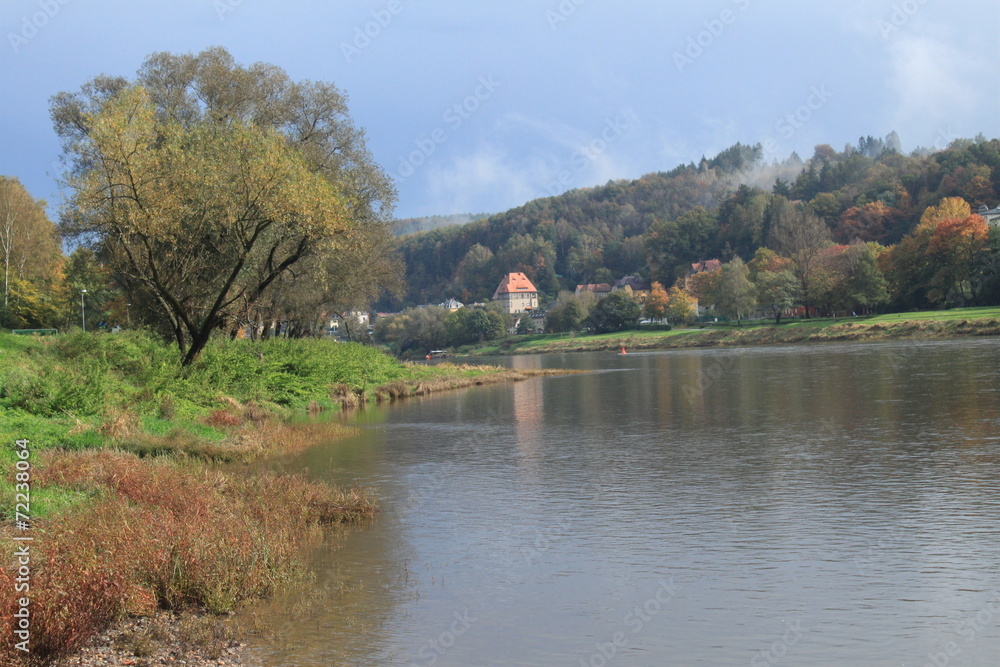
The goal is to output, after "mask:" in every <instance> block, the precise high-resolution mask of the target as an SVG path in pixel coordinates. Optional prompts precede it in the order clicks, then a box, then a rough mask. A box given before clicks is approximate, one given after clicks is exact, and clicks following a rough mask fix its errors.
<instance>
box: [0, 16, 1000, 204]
mask: <svg viewBox="0 0 1000 667" xmlns="http://www.w3.org/2000/svg"><path fill="white" fill-rule="evenodd" d="M998 19H1000V3H998V2H996V0H951V1H950V2H944V1H943V0H842V1H839V2H823V3H819V2H808V1H806V2H803V1H802V0H799V1H798V2H793V1H791V0H772V1H770V2H764V1H763V0H708V1H703V2H680V1H675V0H658V1H653V0H618V1H617V2H612V1H611V0H482V1H480V2H470V1H469V0H462V1H460V0H420V1H418V0H375V1H367V0H358V1H354V2H352V1H339V2H330V1H328V0H322V1H321V0H285V1H283V2H278V1H276V0H170V1H169V2H164V1H162V0H155V1H154V0H4V1H3V3H2V4H0V32H2V37H3V39H2V43H0V90H2V91H3V102H2V104H0V174H3V175H7V176H16V177H18V178H20V179H21V182H22V183H24V185H25V186H26V187H27V188H28V190H29V192H31V194H32V195H33V196H35V197H36V198H39V199H46V200H47V201H48V202H49V203H50V210H55V209H56V207H57V206H58V203H59V202H60V200H61V197H62V194H61V193H60V190H59V186H58V184H57V181H56V177H57V176H58V175H59V172H60V167H59V162H58V160H59V155H60V147H59V143H58V140H57V138H56V136H55V133H54V131H53V129H52V123H51V120H50V118H49V99H50V97H51V96H52V95H54V94H56V93H58V92H61V91H75V90H78V89H79V88H80V86H82V85H83V84H84V83H86V82H87V81H88V80H90V79H92V78H93V77H94V76H97V75H98V74H112V75H123V76H127V77H130V78H131V77H134V75H135V72H136V71H137V70H138V68H139V67H140V65H141V64H142V62H143V61H144V59H145V58H146V57H147V56H148V55H149V54H151V53H154V52H157V51H170V52H173V53H186V52H195V53H196V52H199V51H201V50H202V49H205V48H207V47H210V46H223V47H225V48H226V49H228V50H229V51H230V53H232V54H233V56H234V57H235V58H236V60H237V61H239V62H241V63H243V64H251V63H254V62H267V63H271V64H274V65H277V66H279V67H281V68H283V69H284V70H285V71H286V72H287V73H288V74H289V76H290V77H291V78H293V79H295V80H305V79H308V80H314V81H329V82H333V83H334V84H336V85H337V86H338V87H339V88H340V89H341V90H342V91H344V92H345V93H346V94H347V96H348V99H349V107H350V111H351V116H352V118H353V119H354V121H355V123H356V124H357V125H359V126H361V127H363V128H365V131H366V134H367V141H368V147H369V149H370V150H371V152H372V154H373V155H374V156H375V159H376V161H377V162H378V163H379V164H380V165H381V166H382V168H383V169H384V170H385V171H386V172H387V173H388V174H390V175H391V176H392V178H393V179H394V180H395V182H396V187H397V189H398V192H399V199H398V203H397V206H396V217H399V218H408V217H418V216H427V215H446V214H461V213H494V212H500V211H504V210H507V209H509V208H511V207H515V206H519V205H521V204H523V203H525V202H526V201H529V200H531V199H534V198H537V197H543V196H550V195H555V194H559V193H562V192H565V191H567V190H570V189H573V188H579V187H587V186H593V185H600V184H604V183H606V182H608V181H609V180H613V179H633V178H639V177H640V176H642V175H643V174H646V173H650V172H656V171H667V170H669V169H672V168H673V167H675V166H677V165H678V164H682V163H687V162H691V161H695V162H696V161H698V160H699V159H700V158H701V157H702V156H703V155H704V156H709V157H710V156H712V155H714V154H716V153H718V152H719V151H721V150H723V149H725V148H727V147H729V146H731V145H732V144H734V143H736V142H743V143H749V144H754V143H758V142H760V143H762V144H763V145H764V148H765V150H766V153H767V156H768V159H778V160H783V159H784V158H786V157H787V156H788V155H789V154H790V153H791V152H792V151H796V152H798V153H799V154H800V155H801V156H802V157H803V158H807V157H809V156H811V155H812V153H813V148H814V147H815V145H817V144H820V143H828V144H830V145H832V146H834V147H835V148H837V149H838V150H839V149H842V148H843V147H844V146H845V145H847V144H856V143H857V141H858V138H859V137H860V136H863V135H874V136H880V137H884V136H885V135H887V134H888V133H889V132H890V131H893V130H895V131H896V132H898V134H899V136H900V138H901V140H902V145H903V149H904V151H907V152H908V151H911V150H914V149H915V148H917V147H937V148H943V147H945V146H947V144H948V143H949V142H950V141H952V140H953V139H955V138H959V137H969V138H971V137H974V136H976V135H978V134H980V133H982V134H984V135H986V136H987V137H988V138H997V137H1000V20H998Z"/></svg>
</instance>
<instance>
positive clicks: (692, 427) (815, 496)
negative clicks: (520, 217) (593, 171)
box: [262, 340, 1000, 666]
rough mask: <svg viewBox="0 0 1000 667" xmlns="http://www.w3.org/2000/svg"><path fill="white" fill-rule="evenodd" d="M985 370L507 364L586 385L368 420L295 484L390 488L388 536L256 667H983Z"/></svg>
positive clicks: (988, 483)
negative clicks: (568, 371)
mask: <svg viewBox="0 0 1000 667" xmlns="http://www.w3.org/2000/svg"><path fill="white" fill-rule="evenodd" d="M998 352H1000V342H998V341H996V340H983V341H956V342H921V343H899V344H885V345H829V346H822V347H789V348H760V349H746V350H695V351H682V352H669V353H648V354H647V353H642V354H629V355H626V356H620V355H614V354H603V355H601V354H595V355H552V356H544V357H521V358H512V359H509V360H506V362H505V363H508V364H510V365H511V366H513V367H525V366H524V365H525V364H529V365H531V366H530V367H537V366H542V367H577V368H583V369H587V370H592V371H594V372H593V373H591V374H587V375H582V376H568V377H556V378H546V379H539V380H529V381H526V382H523V383H517V384H513V385H507V386H493V387H484V388H479V389H475V390H471V391H466V392H455V393H449V394H442V395H440V396H431V397H428V398H424V399H419V400H414V401H412V402H405V403H403V404H400V405H397V406H393V407H390V408H380V409H378V410H375V411H370V412H368V413H367V414H366V416H365V417H364V418H363V419H362V422H361V423H362V426H363V428H364V435H363V436H362V437H360V438H357V439H355V440H352V441H350V442H347V443H339V444H337V445H334V446H331V447H329V448H318V449H315V450H312V451H310V452H307V453H305V454H303V455H302V456H301V457H300V458H298V459H296V460H295V461H294V462H292V463H291V465H294V466H300V467H308V468H309V469H310V470H311V472H312V474H314V475H317V476H320V477H324V478H327V479H332V480H334V481H337V482H339V483H348V484H349V483H353V482H355V481H360V482H362V483H365V484H370V485H375V486H377V487H378V488H379V489H380V492H381V494H382V496H383V497H384V498H385V506H386V512H385V514H384V516H383V517H382V518H381V519H380V520H379V522H378V523H377V524H376V525H375V526H373V527H372V528H371V529H370V530H368V531H365V532H362V533H358V534H354V535H352V536H350V537H349V538H348V539H347V540H346V543H345V544H344V545H343V547H342V548H341V549H339V550H338V551H336V552H334V553H320V554H318V555H317V558H318V563H319V564H320V567H321V570H322V571H323V572H324V576H325V577H333V578H334V579H336V578H340V580H342V581H344V582H353V583H362V584H363V585H364V593H363V594H362V593H360V592H352V591H351V589H349V588H348V589H347V590H348V595H347V596H346V597H345V596H340V597H336V596H335V597H333V599H332V600H331V609H330V610H328V611H326V612H324V613H322V614H320V615H318V616H317V617H316V618H315V621H314V623H313V625H311V626H310V628H311V629H309V630H304V629H303V630H298V629H290V630H289V631H288V634H287V635H286V639H287V644H286V645H285V646H271V647H266V649H265V650H264V651H263V653H262V656H263V657H262V659H263V660H264V661H265V663H266V664H268V665H288V666H293V665H318V664H323V665H325V664H362V665H366V664H371V665H391V664H399V665H411V664H420V665H424V664H432V663H433V664H437V665H472V664H489V665H550V664H566V665H579V664H581V661H583V664H599V663H601V660H602V659H603V660H605V661H607V662H608V663H609V664H610V663H612V662H613V664H621V665H650V664H657V665H659V664H684V665H695V664H704V665H728V664H734V665H735V664H741V665H745V664H748V663H751V661H754V660H756V662H754V663H752V664H777V663H778V662H781V663H782V664H790V665H792V664H794V665H826V664H830V665H833V664H864V665H899V664H917V665H923V664H934V662H933V658H932V656H936V657H939V653H940V652H941V651H945V653H944V655H945V656H946V657H947V658H948V659H949V660H950V661H951V662H950V664H996V659H997V656H998V652H1000V622H998V621H1000V607H998V608H997V610H996V613H995V614H994V618H992V619H991V620H990V622H989V623H985V622H984V623H978V622H977V621H975V619H976V618H977V615H982V614H984V613H985V612H983V610H984V609H986V610H987V611H989V609H990V605H991V604H993V603H991V602H990V601H991V599H992V596H993V595H994V591H995V590H997V589H998V588H1000V561H998V558H997V545H998V544H1000V540H998V537H1000V528H998V526H1000V521H998V519H1000V474H998V473H1000V460H998V454H1000V436H998V433H1000V428H998V426H1000V388H998V377H1000V355H998V354H997V353H998ZM664 582H667V584H664ZM664 586H667V587H666V588H664ZM664 591H667V592H664ZM658 592H659V597H657V595H658ZM352 604H353V605H355V608H356V609H357V613H354V614H353V615H349V616H345V615H344V614H343V613H341V611H340V610H339V608H340V607H345V606H347V607H349V606H351V605H352ZM998 604H1000V603H998ZM334 607H336V608H334ZM351 618H353V619H354V621H351ZM471 619H475V620H474V621H473V620H471ZM352 623H353V624H352ZM973 623H978V625H973ZM456 624H457V625H456ZM459 630H461V632H460V633H459V632H458V631H459ZM616 638H617V639H616ZM618 640H620V641H618ZM949 642H954V643H955V647H957V648H958V649H959V651H960V652H959V653H957V654H954V655H950V654H948V653H947V650H948V648H949ZM444 644H448V646H444ZM952 648H954V647H952ZM602 649H603V652H602ZM606 653H612V657H611V658H608V657H607V656H606V655H605V654H606ZM779 654H780V655H779ZM331 656H336V657H331Z"/></svg>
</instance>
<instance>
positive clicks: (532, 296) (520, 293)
mask: <svg viewBox="0 0 1000 667" xmlns="http://www.w3.org/2000/svg"><path fill="white" fill-rule="evenodd" d="M493 300H494V301H499V302H500V303H502V304H503V306H504V310H506V311H507V312H508V313H510V314H511V315H516V314H518V313H527V312H531V311H532V310H534V309H536V308H538V289H536V288H535V285H534V284H533V283H532V282H531V280H529V279H528V276H526V275H524V274H523V273H508V274H507V275H506V276H504V279H503V280H501V281H500V286H499V287H497V291H496V292H494V293H493Z"/></svg>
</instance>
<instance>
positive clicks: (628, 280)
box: [611, 276, 653, 303]
mask: <svg viewBox="0 0 1000 667" xmlns="http://www.w3.org/2000/svg"><path fill="white" fill-rule="evenodd" d="M652 289H653V288H652V287H651V286H650V284H649V283H647V282H646V281H645V280H643V279H642V278H639V277H638V276H625V277H624V278H620V279H619V280H617V281H615V284H614V287H612V288H611V291H612V292H617V291H619V290H624V291H625V293H626V294H628V295H629V296H631V297H632V298H633V299H635V300H636V301H638V302H639V303H645V302H646V299H647V298H648V297H649V293H650V292H651V291H652Z"/></svg>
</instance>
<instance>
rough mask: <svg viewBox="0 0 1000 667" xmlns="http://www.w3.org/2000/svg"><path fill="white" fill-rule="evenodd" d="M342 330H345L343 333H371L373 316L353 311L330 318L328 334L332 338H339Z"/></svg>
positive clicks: (335, 314)
mask: <svg viewBox="0 0 1000 667" xmlns="http://www.w3.org/2000/svg"><path fill="white" fill-rule="evenodd" d="M341 330H343V333H347V332H352V333H354V334H358V333H361V332H369V333H371V314H370V313H366V312H363V311H360V310H352V311H350V312H347V313H344V315H343V316H341V315H339V314H337V313H334V314H333V315H332V316H331V317H330V323H329V327H328V328H327V333H328V334H329V335H331V336H339V335H340V334H341Z"/></svg>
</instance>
